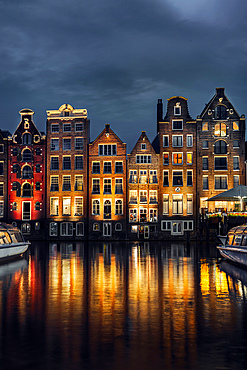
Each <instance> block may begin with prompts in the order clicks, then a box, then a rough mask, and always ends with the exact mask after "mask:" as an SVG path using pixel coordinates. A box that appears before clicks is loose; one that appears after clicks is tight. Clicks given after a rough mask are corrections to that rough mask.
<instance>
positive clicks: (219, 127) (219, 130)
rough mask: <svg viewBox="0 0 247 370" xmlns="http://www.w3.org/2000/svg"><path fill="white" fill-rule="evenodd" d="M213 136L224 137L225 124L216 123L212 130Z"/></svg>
mask: <svg viewBox="0 0 247 370" xmlns="http://www.w3.org/2000/svg"><path fill="white" fill-rule="evenodd" d="M214 135H215V136H226V124H225V123H223V122H219V123H216V125H215V128H214Z"/></svg>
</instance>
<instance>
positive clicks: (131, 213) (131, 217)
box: [129, 208, 137, 222]
mask: <svg viewBox="0 0 247 370" xmlns="http://www.w3.org/2000/svg"><path fill="white" fill-rule="evenodd" d="M136 221H137V209H136V208H135V209H130V211H129V222H136Z"/></svg>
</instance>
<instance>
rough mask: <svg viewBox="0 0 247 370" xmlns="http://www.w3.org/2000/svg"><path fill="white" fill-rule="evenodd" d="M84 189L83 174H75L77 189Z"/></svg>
mask: <svg viewBox="0 0 247 370" xmlns="http://www.w3.org/2000/svg"><path fill="white" fill-rule="evenodd" d="M82 190H83V176H82V175H75V191H82Z"/></svg>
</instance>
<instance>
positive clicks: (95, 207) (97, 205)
mask: <svg viewBox="0 0 247 370" xmlns="http://www.w3.org/2000/svg"><path fill="white" fill-rule="evenodd" d="M99 214H100V203H99V200H98V199H94V200H93V215H99Z"/></svg>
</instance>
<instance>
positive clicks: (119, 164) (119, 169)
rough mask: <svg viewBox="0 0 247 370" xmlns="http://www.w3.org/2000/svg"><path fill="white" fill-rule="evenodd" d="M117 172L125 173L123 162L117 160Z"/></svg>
mask: <svg viewBox="0 0 247 370" xmlns="http://www.w3.org/2000/svg"><path fill="white" fill-rule="evenodd" d="M115 173H123V162H115Z"/></svg>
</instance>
